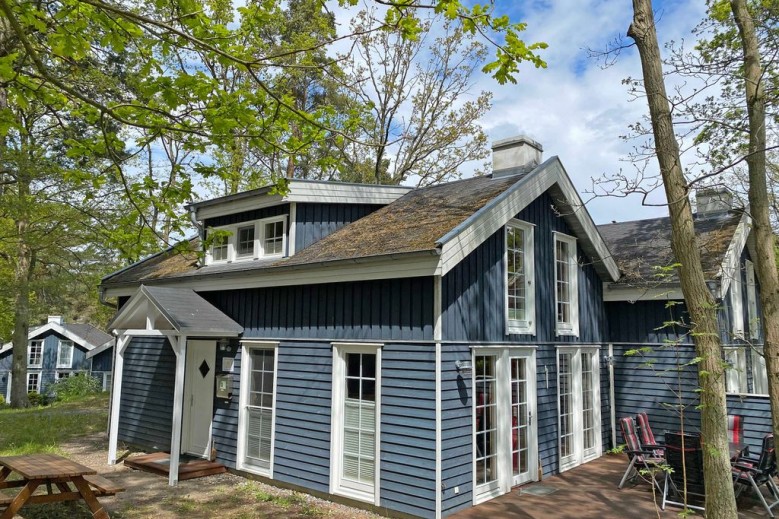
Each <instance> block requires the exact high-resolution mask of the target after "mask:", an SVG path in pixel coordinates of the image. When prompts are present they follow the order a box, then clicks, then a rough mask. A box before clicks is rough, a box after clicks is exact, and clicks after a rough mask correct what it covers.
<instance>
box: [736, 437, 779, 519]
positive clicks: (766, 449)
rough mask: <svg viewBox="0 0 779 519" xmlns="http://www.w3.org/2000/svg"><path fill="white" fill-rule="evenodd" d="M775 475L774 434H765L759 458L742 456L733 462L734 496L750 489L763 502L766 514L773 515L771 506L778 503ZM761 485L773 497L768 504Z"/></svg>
mask: <svg viewBox="0 0 779 519" xmlns="http://www.w3.org/2000/svg"><path fill="white" fill-rule="evenodd" d="M775 475H776V449H775V446H774V435H773V434H766V435H765V437H764V438H763V448H762V450H761V451H760V457H759V458H750V457H745V456H742V457H740V458H738V459H737V460H736V461H735V462H734V463H733V480H734V482H735V485H736V497H738V496H739V495H741V493H742V492H743V491H744V490H747V489H750V488H751V489H752V490H753V491H754V493H755V495H756V496H757V497H758V499H760V502H761V503H763V506H764V507H765V509H766V511H767V512H768V515H770V516H771V517H774V512H773V508H774V507H775V506H777V505H779V488H777V486H776V483H774V476H775ZM761 486H766V487H768V491H769V492H770V494H771V496H772V497H773V501H772V502H771V503H770V504H769V503H768V501H766V499H765V496H764V495H763V492H761V491H760V487H761Z"/></svg>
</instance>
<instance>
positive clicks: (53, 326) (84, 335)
mask: <svg viewBox="0 0 779 519" xmlns="http://www.w3.org/2000/svg"><path fill="white" fill-rule="evenodd" d="M48 332H55V333H58V334H60V335H62V336H63V337H66V338H67V339H69V340H71V341H73V343H74V344H77V345H78V346H80V347H82V348H84V349H85V350H87V351H91V350H93V349H94V348H97V347H98V346H102V345H103V344H106V343H112V341H113V337H111V335H109V334H107V333H106V332H104V331H103V330H101V329H99V328H95V327H94V326H92V325H91V324H81V323H65V324H57V323H54V322H50V323H46V324H44V325H41V326H37V327H35V328H32V329H30V331H29V333H28V334H27V340H28V341H31V340H33V339H35V338H37V337H40V336H42V335H44V334H46V333H48ZM11 348H13V343H12V342H7V343H5V344H3V346H2V347H0V354H3V353H5V352H6V351H8V350H10V349H11Z"/></svg>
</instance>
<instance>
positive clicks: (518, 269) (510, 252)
mask: <svg viewBox="0 0 779 519" xmlns="http://www.w3.org/2000/svg"><path fill="white" fill-rule="evenodd" d="M505 265H506V333H507V334H509V333H524V334H535V332H536V326H535V286H534V275H535V272H534V270H535V268H534V262H533V226H532V225H531V224H529V223H526V222H521V221H519V220H511V221H510V222H509V223H508V224H507V225H506V256H505Z"/></svg>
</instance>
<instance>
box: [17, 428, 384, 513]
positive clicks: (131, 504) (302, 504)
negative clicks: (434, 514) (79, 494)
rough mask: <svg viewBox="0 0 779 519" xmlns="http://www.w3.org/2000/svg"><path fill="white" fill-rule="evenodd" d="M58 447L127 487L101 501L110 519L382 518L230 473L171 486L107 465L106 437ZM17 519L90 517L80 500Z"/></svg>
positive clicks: (38, 509) (42, 507) (147, 475)
mask: <svg viewBox="0 0 779 519" xmlns="http://www.w3.org/2000/svg"><path fill="white" fill-rule="evenodd" d="M61 447H62V449H63V450H64V451H65V452H66V456H67V457H68V458H70V459H72V460H74V461H77V462H79V463H81V464H83V465H87V466H88V467H92V468H94V469H95V470H97V471H98V472H99V473H100V474H102V475H103V476H105V477H106V478H108V479H111V480H112V481H115V482H117V483H118V484H119V485H121V486H123V487H124V488H125V489H126V490H125V491H124V492H121V493H119V494H117V495H116V496H113V497H101V498H99V499H100V503H101V504H103V506H105V508H106V510H107V511H108V513H109V514H110V515H111V517H112V519H137V518H146V517H154V518H155V519H172V518H188V519H189V518H211V517H220V518H230V519H253V518H269V519H275V518H279V519H280V518H320V517H333V518H339V519H340V518H344V519H376V518H378V517H380V516H378V515H375V514H372V513H369V512H365V511H362V510H359V509H355V508H351V507H348V506H344V505H341V504H338V503H333V502H330V501H325V500H322V499H318V498H315V497H312V496H310V495H308V494H302V493H299V492H293V491H291V490H286V489H280V488H276V487H273V486H270V485H266V484H264V483H260V482H258V481H251V480H249V479H246V478H242V477H240V476H236V475H234V474H229V473H226V474H218V475H215V476H208V477H204V478H198V479H191V480H187V481H181V482H179V484H178V486H176V487H174V488H171V487H169V486H168V484H167V479H166V478H164V477H162V476H157V475H154V474H150V473H147V472H141V471H137V470H133V469H130V468H128V467H125V466H124V464H121V463H119V464H117V465H113V466H110V465H107V464H106V459H107V457H108V445H107V440H106V435H105V434H104V433H100V434H95V435H92V436H87V437H83V438H79V439H77V440H74V441H71V442H69V443H65V444H63V445H62V446H61ZM125 453H126V451H125ZM119 454H120V455H122V454H124V453H121V452H120V453H119ZM130 455H132V454H130ZM16 517H17V518H23V519H44V518H45V519H89V518H91V517H92V514H91V513H90V512H89V509H88V508H87V507H86V505H84V504H83V502H82V503H64V504H63V503H60V504H51V505H28V506H26V507H24V508H22V510H21V511H20V514H19V515H17V516H16Z"/></svg>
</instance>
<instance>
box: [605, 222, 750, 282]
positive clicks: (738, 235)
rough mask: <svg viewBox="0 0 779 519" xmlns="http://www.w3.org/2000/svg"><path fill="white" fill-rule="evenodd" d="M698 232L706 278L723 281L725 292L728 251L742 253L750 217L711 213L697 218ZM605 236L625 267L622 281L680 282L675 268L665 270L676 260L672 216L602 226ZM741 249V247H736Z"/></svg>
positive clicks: (622, 268) (616, 257)
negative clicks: (673, 245)
mask: <svg viewBox="0 0 779 519" xmlns="http://www.w3.org/2000/svg"><path fill="white" fill-rule="evenodd" d="M694 225H695V232H696V234H697V237H698V245H699V247H700V251H701V263H702V266H703V272H704V275H705V276H706V279H707V280H709V281H719V282H721V283H723V284H725V286H723V292H724V291H725V290H727V286H726V284H727V279H728V278H729V276H723V273H724V272H725V270H724V269H727V268H728V267H727V265H726V264H725V263H726V261H727V259H728V255H729V254H728V253H729V252H730V253H731V254H738V255H740V253H741V251H742V250H743V247H744V244H745V242H746V235H747V234H748V225H749V221H748V217H747V216H746V215H745V214H744V213H743V212H742V211H729V212H726V213H720V214H714V215H712V214H709V215H706V217H703V218H701V217H698V216H697V215H696V217H695V220H694ZM598 230H599V231H600V233H601V235H602V236H603V239H604V240H606V243H608V246H609V249H610V250H611V252H612V253H613V254H614V258H615V259H616V260H617V263H618V264H619V267H620V270H621V271H622V274H623V275H622V277H621V278H620V280H619V282H618V285H624V286H635V287H649V286H656V285H659V284H662V285H666V286H668V285H676V284H678V282H679V280H678V277H677V275H676V272H675V270H674V271H671V272H669V271H663V270H662V269H661V267H666V266H669V265H672V264H673V263H675V261H676V260H675V258H674V255H673V251H672V250H671V221H670V218H668V217H664V218H652V219H648V220H636V221H631V222H620V223H611V224H606V225H600V226H598ZM736 249H738V250H736Z"/></svg>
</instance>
